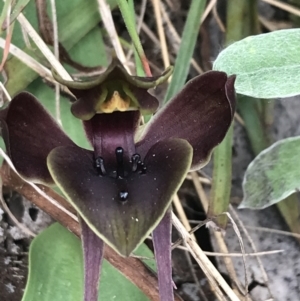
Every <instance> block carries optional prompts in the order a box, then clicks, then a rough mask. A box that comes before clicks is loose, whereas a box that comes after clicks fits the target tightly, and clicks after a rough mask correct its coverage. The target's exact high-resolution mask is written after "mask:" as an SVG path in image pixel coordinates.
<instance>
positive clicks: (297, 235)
mask: <svg viewBox="0 0 300 301" xmlns="http://www.w3.org/2000/svg"><path fill="white" fill-rule="evenodd" d="M245 228H246V229H249V230H258V231H263V232H268V233H275V234H280V235H286V236H292V237H295V238H300V234H298V233H292V232H288V231H282V230H278V229H271V228H264V227H253V226H245Z"/></svg>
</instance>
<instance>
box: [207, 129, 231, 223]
mask: <svg viewBox="0 0 300 301" xmlns="http://www.w3.org/2000/svg"><path fill="white" fill-rule="evenodd" d="M232 139H233V124H232V125H231V127H230V128H229V130H228V132H227V134H226V137H225V139H224V140H223V141H222V142H221V144H220V145H219V146H218V147H217V148H216V149H215V151H214V155H213V162H214V169H213V182H212V191H211V202H210V204H209V209H208V216H215V215H218V214H220V213H222V212H224V211H227V208H228V205H229V200H230V192H231V174H232V168H231V157H232ZM226 223H227V217H226V216H224V215H222V216H220V217H219V218H218V224H219V225H220V227H225V226H226Z"/></svg>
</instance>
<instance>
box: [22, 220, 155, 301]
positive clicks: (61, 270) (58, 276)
mask: <svg viewBox="0 0 300 301" xmlns="http://www.w3.org/2000/svg"><path fill="white" fill-rule="evenodd" d="M139 253H140V255H143V256H147V257H153V254H152V253H151V252H150V251H149V249H148V248H147V247H146V246H145V245H143V246H142V247H141V249H140V251H139ZM36 300H43V301H53V300H55V301H82V300H83V259H82V250H81V244H80V240H79V239H77V238H76V237H75V236H74V235H73V234H72V233H70V232H69V231H68V230H67V229H65V228H64V227H62V226H61V225H60V224H54V225H52V226H50V227H49V228H48V229H46V230H45V231H44V232H42V233H41V234H40V235H38V236H37V237H36V238H35V239H34V240H33V242H32V244H31V247H30V252H29V277H28V282H27V285H26V289H25V293H24V296H23V299H22V301H36ZM100 300H101V301H102V300H107V301H110V300H111V301H147V300H148V301H149V299H148V298H147V297H146V296H145V295H144V294H143V293H142V292H141V291H140V290H139V289H138V288H137V287H136V286H134V285H133V284H132V283H131V282H130V281H128V280H127V279H126V278H125V277H124V276H123V275H121V274H120V273H119V272H118V271H117V270H116V269H115V268H114V267H112V266H111V265H110V264H109V263H108V262H107V261H105V260H104V262H103V266H102V273H101V281H100V294H99V301H100Z"/></svg>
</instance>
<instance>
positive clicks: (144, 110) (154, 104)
mask: <svg viewBox="0 0 300 301" xmlns="http://www.w3.org/2000/svg"><path fill="white" fill-rule="evenodd" d="M130 89H131V92H132V94H133V95H134V97H135V98H136V99H137V101H138V109H139V110H140V111H141V114H142V115H147V114H152V113H154V112H156V111H157V109H158V106H159V101H158V100H157V98H156V97H155V96H153V95H151V94H150V93H149V92H148V91H147V90H145V89H143V88H138V87H134V86H131V87H130Z"/></svg>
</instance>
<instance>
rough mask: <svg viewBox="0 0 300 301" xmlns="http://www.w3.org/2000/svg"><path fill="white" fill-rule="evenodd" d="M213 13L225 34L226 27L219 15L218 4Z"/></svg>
mask: <svg viewBox="0 0 300 301" xmlns="http://www.w3.org/2000/svg"><path fill="white" fill-rule="evenodd" d="M212 13H213V16H214V18H215V20H216V22H217V24H218V26H219V28H220V30H221V31H222V32H224V33H225V32H226V29H225V26H224V24H223V22H222V20H221V18H220V16H219V14H218V11H217V4H215V6H214V7H213V10H212Z"/></svg>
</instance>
